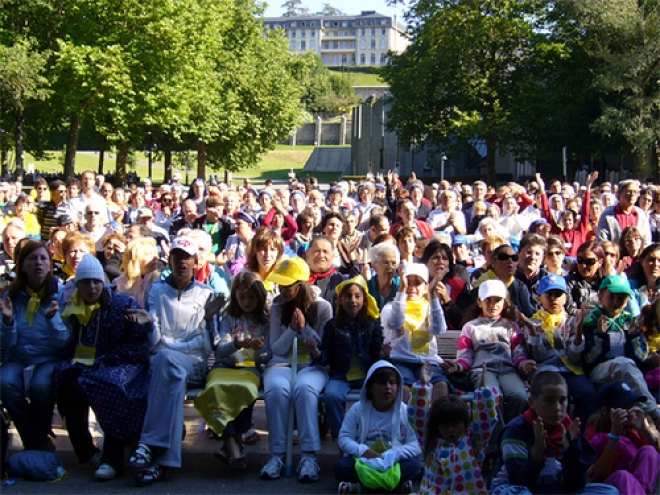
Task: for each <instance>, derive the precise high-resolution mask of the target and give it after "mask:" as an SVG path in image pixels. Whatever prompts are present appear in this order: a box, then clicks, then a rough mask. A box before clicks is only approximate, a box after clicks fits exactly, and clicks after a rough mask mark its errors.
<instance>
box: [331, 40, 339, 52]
mask: <svg viewBox="0 0 660 495" xmlns="http://www.w3.org/2000/svg"><path fill="white" fill-rule="evenodd" d="M332 49H333V50H338V49H339V41H333V42H332Z"/></svg>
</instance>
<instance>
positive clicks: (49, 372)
mask: <svg viewBox="0 0 660 495" xmlns="http://www.w3.org/2000/svg"><path fill="white" fill-rule="evenodd" d="M57 363H58V361H51V362H46V363H43V364H39V365H37V366H36V367H35V369H34V373H33V375H32V379H31V380H30V392H29V395H28V397H29V399H30V402H28V401H27V399H26V398H25V387H24V384H23V370H24V369H25V368H26V367H27V366H26V365H25V364H23V363H19V362H17V361H11V360H10V361H8V362H6V363H5V364H3V365H2V368H0V391H1V395H2V403H3V404H4V406H5V407H6V408H7V411H8V412H9V415H10V416H11V418H12V420H13V421H14V425H15V426H16V429H17V430H18V433H19V435H20V436H21V441H22V442H23V447H24V448H25V450H44V449H47V448H48V446H49V444H50V439H49V438H48V435H49V434H50V432H51V421H52V419H53V408H54V407H55V397H54V390H53V369H54V368H55V365H56V364H57Z"/></svg>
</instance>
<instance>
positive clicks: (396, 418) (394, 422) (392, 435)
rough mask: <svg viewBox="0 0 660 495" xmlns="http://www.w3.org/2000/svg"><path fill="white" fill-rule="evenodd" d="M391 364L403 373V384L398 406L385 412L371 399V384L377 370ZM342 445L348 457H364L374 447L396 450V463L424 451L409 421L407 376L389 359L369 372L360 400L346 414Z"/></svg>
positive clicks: (381, 449) (397, 395) (400, 382)
mask: <svg viewBox="0 0 660 495" xmlns="http://www.w3.org/2000/svg"><path fill="white" fill-rule="evenodd" d="M385 367H389V368H392V369H393V370H394V371H396V373H397V375H399V387H398V389H397V392H396V399H395V401H394V405H393V406H392V407H391V408H390V409H389V410H388V411H385V412H380V411H377V410H376V409H375V408H374V406H373V403H372V402H371V401H370V400H369V399H367V384H368V383H369V380H370V378H371V376H372V375H373V374H374V372H375V371H376V370H377V369H380V368H385ZM339 448H340V449H341V450H342V451H343V452H344V456H350V457H362V456H363V455H364V453H365V452H366V451H367V450H369V449H372V450H374V451H376V452H384V451H386V450H390V449H394V451H395V456H394V458H395V462H396V461H398V460H400V459H410V458H414V457H417V456H418V455H420V454H421V453H422V449H421V448H420V446H419V442H418V441H417V435H416V434H415V431H414V430H413V429H412V426H410V424H409V422H408V410H407V406H406V404H404V403H403V379H402V378H401V374H400V373H399V371H398V370H397V369H396V368H395V367H394V366H393V365H392V364H390V363H388V362H387V361H383V360H381V361H378V362H377V363H375V364H374V365H373V366H372V367H371V368H369V372H368V373H367V379H366V380H365V381H364V385H362V390H361V391H360V401H359V402H357V403H355V404H354V405H353V407H351V408H350V410H349V411H348V413H347V414H346V418H345V419H344V422H343V423H342V425H341V430H340V431H339Z"/></svg>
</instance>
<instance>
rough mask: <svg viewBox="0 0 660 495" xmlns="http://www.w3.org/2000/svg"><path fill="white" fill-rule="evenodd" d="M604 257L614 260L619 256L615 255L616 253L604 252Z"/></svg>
mask: <svg viewBox="0 0 660 495" xmlns="http://www.w3.org/2000/svg"><path fill="white" fill-rule="evenodd" d="M605 256H609V257H610V258H616V257H618V256H619V255H618V254H616V253H608V252H607V251H605Z"/></svg>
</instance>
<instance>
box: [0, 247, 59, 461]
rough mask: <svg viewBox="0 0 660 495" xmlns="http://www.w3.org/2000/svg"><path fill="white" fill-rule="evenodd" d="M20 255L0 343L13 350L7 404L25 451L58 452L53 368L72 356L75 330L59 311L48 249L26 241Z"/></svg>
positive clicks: (0, 386)
mask: <svg viewBox="0 0 660 495" xmlns="http://www.w3.org/2000/svg"><path fill="white" fill-rule="evenodd" d="M14 259H15V260H16V279H15V280H14V281H13V282H12V284H11V285H10V286H9V289H8V290H7V292H6V294H5V295H4V297H3V298H2V300H1V301H0V313H2V326H1V327H0V331H1V332H2V333H1V337H2V340H1V341H0V343H1V344H2V349H5V350H6V351H7V357H6V359H5V362H4V364H3V365H2V367H1V368H0V392H1V394H2V403H3V405H4V406H5V407H6V408H7V411H8V412H9V414H10V416H11V418H12V420H13V421H14V425H15V426H16V429H17V430H18V434H19V435H20V437H21V441H22V442H23V447H24V448H25V450H50V451H54V450H55V446H54V445H53V442H52V441H51V440H50V438H49V437H48V436H49V435H50V433H51V427H50V423H51V418H52V416H53V407H54V405H55V398H54V395H53V386H52V384H53V369H54V368H55V366H56V365H57V363H59V362H60V361H61V360H62V359H63V358H64V357H65V356H66V345H67V343H68V342H69V339H70V332H69V330H68V328H67V327H66V326H65V325H64V323H63V322H62V318H61V317H60V315H59V313H58V309H59V305H58V303H57V292H58V289H59V285H58V283H57V280H56V279H55V278H54V277H53V274H52V272H51V264H50V255H49V253H48V250H47V249H46V247H45V246H44V245H43V244H41V243H40V242H38V241H34V240H31V239H23V240H21V241H20V242H19V243H18V245H17V246H16V249H15V250H14ZM30 370H31V371H30ZM25 380H29V383H25ZM27 389H29V392H28V394H27V395H28V397H27V398H26V393H25V391H26V390H27ZM28 399H29V400H28Z"/></svg>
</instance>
